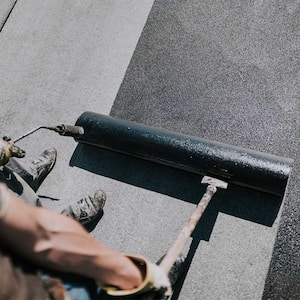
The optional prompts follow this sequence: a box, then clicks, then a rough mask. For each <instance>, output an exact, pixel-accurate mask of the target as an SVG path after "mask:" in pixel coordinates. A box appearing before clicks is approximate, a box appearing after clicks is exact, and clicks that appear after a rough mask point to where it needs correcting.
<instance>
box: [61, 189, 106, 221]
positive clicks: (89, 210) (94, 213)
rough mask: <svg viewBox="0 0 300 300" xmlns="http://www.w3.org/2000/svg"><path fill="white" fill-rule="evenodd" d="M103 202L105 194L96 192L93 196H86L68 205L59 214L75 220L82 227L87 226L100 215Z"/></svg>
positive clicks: (99, 191)
mask: <svg viewBox="0 0 300 300" xmlns="http://www.w3.org/2000/svg"><path fill="white" fill-rule="evenodd" d="M105 201H106V195H105V193H104V192H103V191H101V190H97V191H96V192H95V193H94V195H88V196H86V197H84V198H82V199H80V200H79V201H77V202H75V203H74V204H71V205H69V206H68V207H67V208H66V209H64V210H63V211H62V212H61V213H62V214H64V215H67V216H69V217H71V218H73V219H75V220H77V221H78V222H79V223H81V224H82V225H87V224H90V223H91V222H92V221H94V220H95V219H96V218H97V217H98V216H99V215H100V214H101V213H102V210H103V207H104V204H105Z"/></svg>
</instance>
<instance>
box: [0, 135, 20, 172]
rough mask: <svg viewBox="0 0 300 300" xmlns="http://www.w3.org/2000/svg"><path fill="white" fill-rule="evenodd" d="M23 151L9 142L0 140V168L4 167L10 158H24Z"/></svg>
mask: <svg viewBox="0 0 300 300" xmlns="http://www.w3.org/2000/svg"><path fill="white" fill-rule="evenodd" d="M24 156H25V151H24V150H22V149H21V148H20V147H18V146H16V145H14V144H13V143H12V142H11V141H10V140H4V139H1V138H0V166H3V165H5V164H6V163H7V162H8V161H9V158H10V157H18V158H21V157H24Z"/></svg>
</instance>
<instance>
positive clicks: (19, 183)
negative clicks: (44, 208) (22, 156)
mask: <svg viewBox="0 0 300 300" xmlns="http://www.w3.org/2000/svg"><path fill="white" fill-rule="evenodd" d="M0 181H2V182H4V183H5V184H6V185H7V187H8V188H9V189H10V190H11V191H12V192H14V193H15V194H17V195H18V196H20V197H21V198H22V199H23V200H24V201H25V202H27V203H28V204H29V205H32V206H37V205H39V203H40V202H39V197H38V196H37V194H36V193H35V192H34V190H33V189H32V188H31V187H30V186H29V184H28V183H27V182H26V181H25V180H24V179H23V178H22V177H21V176H19V175H18V174H17V173H16V172H12V171H11V170H10V169H9V168H7V167H6V166H4V167H2V171H0Z"/></svg>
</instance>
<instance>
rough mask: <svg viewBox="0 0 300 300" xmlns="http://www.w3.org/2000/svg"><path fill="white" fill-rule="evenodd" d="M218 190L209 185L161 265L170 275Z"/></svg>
mask: <svg viewBox="0 0 300 300" xmlns="http://www.w3.org/2000/svg"><path fill="white" fill-rule="evenodd" d="M216 191H217V188H216V187H215V186H213V185H208V186H207V188H206V192H205V194H204V195H203V196H202V198H201V200H200V202H199V203H198V205H197V206H196V208H195V210H194V211H193V213H192V214H191V216H190V218H189V220H188V222H187V223H186V224H185V225H184V227H183V228H182V230H181V231H180V233H179V234H178V236H177V239H176V240H175V242H174V243H173V245H172V246H171V248H170V249H169V251H168V252H167V254H166V255H165V257H164V258H163V260H162V261H161V263H160V264H159V266H160V267H161V268H162V269H163V270H164V271H165V272H166V274H168V273H169V272H170V270H171V268H172V266H173V264H174V263H175V261H176V259H177V257H178V256H179V255H180V254H181V252H182V250H183V248H184V246H185V244H186V241H187V240H188V238H189V237H190V235H191V234H192V232H193V231H194V229H195V227H196V225H197V224H198V222H199V220H200V218H201V217H202V215H203V213H204V211H205V209H206V207H207V206H208V204H209V202H210V200H211V199H212V197H213V195H214V194H215V193H216Z"/></svg>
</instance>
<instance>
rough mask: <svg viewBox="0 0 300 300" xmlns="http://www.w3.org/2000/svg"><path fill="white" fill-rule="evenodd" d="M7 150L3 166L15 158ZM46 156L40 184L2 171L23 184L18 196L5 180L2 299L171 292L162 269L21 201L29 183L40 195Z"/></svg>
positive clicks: (67, 218)
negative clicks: (11, 157) (120, 250)
mask: <svg viewBox="0 0 300 300" xmlns="http://www.w3.org/2000/svg"><path fill="white" fill-rule="evenodd" d="M2 144H3V143H2ZM8 147H9V145H6V144H5V143H4V147H3V145H2V148H0V162H2V164H4V165H5V164H7V162H8V161H6V158H4V159H3V157H5V156H8V155H11V154H3V152H6V153H8V152H7V148H8ZM1 149H2V150H1ZM3 149H4V150H3ZM47 153H48V154H49V155H48V156H47V155H45V153H44V155H43V156H44V157H45V156H46V157H48V159H45V160H44V161H47V162H49V161H51V164H50V165H49V166H48V167H47V170H48V171H44V172H45V173H43V175H42V177H40V178H39V177H38V176H37V177H36V176H32V175H33V174H30V173H29V172H28V174H29V175H30V176H29V178H31V179H30V180H31V181H30V180H29V179H28V178H27V177H28V174H25V175H26V176H27V177H26V176H25V175H24V174H23V175H24V176H23V178H22V177H21V176H20V175H18V174H17V173H16V172H15V171H17V168H16V165H14V166H12V164H11V165H8V166H5V168H4V166H2V169H6V170H5V171H4V170H2V171H3V173H4V174H5V172H6V174H10V175H14V176H15V177H16V178H17V180H16V181H17V182H16V181H14V182H15V183H18V184H19V190H18V189H16V188H14V187H12V182H13V181H11V179H12V177H10V176H8V177H5V176H4V180H1V181H2V183H0V228H1V230H0V269H1V272H0V283H1V288H0V299H8V300H9V299H24V300H26V299H31V300H34V299H39V300H42V299H55V300H61V299H77V300H82V299H101V297H102V296H103V291H106V293H105V294H111V295H115V296H116V295H117V296H129V295H143V294H146V293H147V292H149V291H150V292H157V293H159V294H160V295H163V294H165V293H166V291H168V290H170V281H169V278H168V276H167V275H166V274H165V273H164V272H163V271H162V270H161V269H160V268H159V266H157V265H156V264H154V263H151V262H149V261H148V260H147V259H146V258H144V257H140V256H136V255H131V254H127V255H125V254H122V253H120V252H118V251H115V250H113V249H111V248H109V247H106V246H105V245H104V244H102V243H101V242H99V241H97V240H96V239H95V238H93V237H92V236H90V235H89V233H88V232H87V231H86V229H85V228H84V227H83V226H82V224H80V223H79V222H78V221H76V216H78V214H77V215H76V214H75V217H74V215H68V214H67V213H62V214H59V213H57V212H54V211H51V210H49V209H47V208H44V207H41V206H39V205H30V204H28V203H27V202H26V201H24V200H23V196H24V192H26V191H25V190H27V189H28V190H30V185H29V184H30V182H33V181H35V180H38V183H36V182H35V183H34V184H35V185H32V184H31V186H32V187H33V188H34V189H36V190H37V189H38V187H39V184H40V183H41V182H42V181H43V180H44V178H43V177H45V176H46V174H47V173H49V170H51V169H52V168H53V164H52V163H53V153H55V151H50V152H47ZM51 153H52V154H51ZM49 156H50V157H52V159H49ZM54 156H55V157H56V154H55V155H54ZM3 162H5V163H3ZM44 169H45V168H44ZM20 170H21V171H24V170H23V169H22V168H21V169H20ZM21 173H22V172H19V174H21ZM25 179H27V182H26V181H25ZM20 180H21V181H22V180H24V182H21V183H20ZM32 180H33V181H32ZM26 184H27V185H28V186H26ZM9 185H11V188H12V189H10V187H9ZM20 186H21V187H22V186H23V189H22V188H20ZM24 187H25V188H24ZM34 189H32V192H34ZM102 197H103V196H102ZM31 204H32V201H31ZM98 210H99V207H98ZM87 214H88V218H87V219H86V218H85V219H84V220H90V219H93V218H94V212H91V211H88V212H87ZM79 216H80V214H79ZM79 220H80V218H79ZM137 299H140V298H137Z"/></svg>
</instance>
